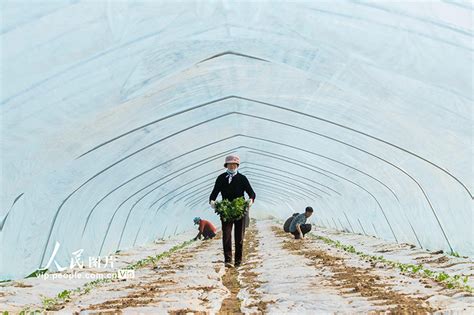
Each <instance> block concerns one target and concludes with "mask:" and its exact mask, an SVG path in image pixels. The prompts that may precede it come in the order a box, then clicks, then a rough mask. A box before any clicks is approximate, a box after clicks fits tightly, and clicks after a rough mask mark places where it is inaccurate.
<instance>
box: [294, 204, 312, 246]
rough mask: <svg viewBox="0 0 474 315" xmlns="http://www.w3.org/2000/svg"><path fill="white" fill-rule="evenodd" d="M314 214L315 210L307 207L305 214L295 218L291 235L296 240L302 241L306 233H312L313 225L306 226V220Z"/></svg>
mask: <svg viewBox="0 0 474 315" xmlns="http://www.w3.org/2000/svg"><path fill="white" fill-rule="evenodd" d="M312 214H313V208H311V207H306V209H305V212H304V213H301V214H298V215H297V216H295V217H294V218H293V220H292V221H291V224H290V229H289V230H290V233H291V234H293V235H294V236H295V239H302V238H303V237H304V235H305V234H306V233H308V232H309V231H311V224H306V220H307V219H308V218H309V217H310V216H311V215H312Z"/></svg>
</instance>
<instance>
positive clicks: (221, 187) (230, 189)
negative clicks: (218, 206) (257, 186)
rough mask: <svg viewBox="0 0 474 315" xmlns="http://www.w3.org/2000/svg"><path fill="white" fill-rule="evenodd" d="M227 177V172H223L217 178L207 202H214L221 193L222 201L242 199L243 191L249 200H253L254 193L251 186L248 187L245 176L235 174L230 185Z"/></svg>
mask: <svg viewBox="0 0 474 315" xmlns="http://www.w3.org/2000/svg"><path fill="white" fill-rule="evenodd" d="M227 175H228V174H227V172H225V173H222V174H220V175H219V176H217V179H216V183H215V184H214V189H213V190H212V193H211V196H210V197H209V202H211V200H216V198H217V195H219V193H221V195H222V199H227V200H229V201H232V200H234V199H235V198H238V197H244V191H245V192H246V193H247V194H248V195H249V198H250V199H252V200H255V192H254V191H253V189H252V186H250V183H249V180H248V179H247V177H246V176H245V175H242V174H240V173H237V174H236V175H234V177H233V178H232V182H231V183H230V184H229V179H228V178H227Z"/></svg>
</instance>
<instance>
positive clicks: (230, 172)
mask: <svg viewBox="0 0 474 315" xmlns="http://www.w3.org/2000/svg"><path fill="white" fill-rule="evenodd" d="M227 173H229V174H232V175H234V174H235V173H237V169H235V170H233V171H231V170H230V169H227Z"/></svg>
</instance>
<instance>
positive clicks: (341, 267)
mask: <svg viewBox="0 0 474 315" xmlns="http://www.w3.org/2000/svg"><path fill="white" fill-rule="evenodd" d="M272 230H273V232H274V233H275V235H277V236H278V237H281V238H285V240H284V241H283V248H284V249H286V250H288V251H290V252H291V253H292V254H295V255H300V256H304V257H306V258H307V259H308V260H309V263H308V265H310V266H313V267H315V268H318V269H320V268H329V269H330V271H331V272H332V275H331V278H329V279H330V283H331V285H332V286H333V287H335V288H338V289H339V291H340V293H341V294H342V295H347V296H351V295H360V296H362V297H364V298H366V299H367V300H369V301H372V302H373V305H374V306H381V307H383V311H384V312H385V311H389V312H395V313H400V312H407V311H410V312H415V313H427V312H429V313H431V312H433V311H434V309H433V308H432V307H430V306H429V304H428V303H427V302H426V301H424V300H423V299H422V298H420V297H419V298H412V297H410V296H408V295H407V294H402V293H399V292H396V291H395V290H393V288H392V287H391V286H390V285H388V284H387V283H384V282H382V281H380V280H381V278H380V276H378V275H375V274H374V273H372V272H371V270H370V269H364V268H360V267H351V266H348V265H347V264H345V261H344V258H342V257H339V256H336V255H331V254H330V251H323V250H320V249H316V248H313V247H314V240H308V239H304V240H295V239H291V238H290V237H289V235H288V233H285V232H283V231H282V230H281V228H278V227H276V226H273V227H272ZM308 242H311V243H310V244H308Z"/></svg>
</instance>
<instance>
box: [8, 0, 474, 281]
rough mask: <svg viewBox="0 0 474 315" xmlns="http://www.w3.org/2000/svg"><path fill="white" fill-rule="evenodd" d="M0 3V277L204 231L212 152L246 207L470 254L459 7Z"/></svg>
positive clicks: (467, 60)
mask: <svg viewBox="0 0 474 315" xmlns="http://www.w3.org/2000/svg"><path fill="white" fill-rule="evenodd" d="M0 6H1V7H0V10H1V17H0V20H1V22H0V23H1V29H0V38H1V44H2V46H1V74H2V78H1V95H0V100H1V107H0V108H1V134H0V139H1V147H0V149H1V171H2V174H1V183H0V184H1V195H0V200H1V207H0V237H1V249H0V253H1V259H0V278H1V279H11V278H15V277H20V276H25V275H27V274H29V273H31V272H32V271H34V270H36V269H37V268H40V267H45V266H46V265H47V264H48V262H50V269H53V270H54V269H56V267H55V262H56V263H57V264H58V266H63V267H64V266H66V265H67V264H68V263H69V259H70V257H71V253H73V252H75V251H77V250H78V249H84V253H83V255H85V257H87V256H100V255H102V256H104V255H107V254H110V253H113V252H115V251H116V250H117V249H121V248H127V247H131V246H134V245H139V244H143V243H145V242H149V241H150V240H152V239H154V238H156V237H162V236H166V235H169V234H174V233H179V232H180V231H183V230H187V229H189V228H191V227H192V218H193V217H194V216H196V215H199V216H201V217H206V218H210V219H212V220H214V221H215V222H218V220H217V217H216V216H215V215H214V213H213V211H212V210H211V209H210V208H209V206H208V198H209V194H210V192H211V189H212V186H213V184H214V181H215V178H216V176H217V175H218V174H219V173H220V172H223V171H224V169H223V166H222V164H223V160H224V157H225V156H226V155H227V154H230V153H235V154H238V155H239V156H240V158H241V161H242V164H241V166H240V171H241V172H242V173H243V174H245V175H247V176H248V178H249V180H250V182H251V184H252V185H253V188H254V189H255V191H256V194H257V198H256V203H255V205H254V206H253V207H252V210H251V211H252V215H253V216H256V217H259V216H260V217H263V216H266V215H274V216H276V217H278V218H281V219H284V218H286V217H287V216H288V215H290V214H291V213H292V212H294V211H296V212H301V211H303V210H304V207H306V206H307V205H311V206H313V208H314V209H315V214H314V216H313V222H315V223H316V224H319V225H324V226H328V227H333V228H336V229H346V230H348V231H351V232H355V233H365V234H370V235H374V236H378V237H380V238H384V239H387V240H394V241H398V242H409V243H413V244H416V245H418V246H422V247H423V248H428V249H444V250H446V251H448V252H450V251H454V252H458V253H460V254H463V255H470V256H473V255H474V246H473V245H474V244H473V238H474V237H473V232H472V227H473V207H472V205H473V199H472V192H473V171H472V165H473V154H472V153H473V152H472V136H473V134H472V131H473V124H472V117H473V116H472V100H473V93H472V83H473V82H472V76H473V74H472V73H473V68H472V64H473V63H472V62H473V60H472V59H473V54H472V51H473V44H472V40H473V25H472V12H473V11H472V10H473V8H472V5H471V4H470V2H468V1H466V2H462V1H411V2H408V1H403V2H402V1H401V2H395V1H390V2H389V1H296V2H275V1H252V2H248V1H246V2H235V1H195V2H191V1H182V2H176V1H97V0H94V1H75V0H74V1H36V2H34V3H31V2H28V1H11V0H10V1H1V3H0ZM58 246H59V247H58ZM55 247H56V249H57V252H56V255H55V256H54V255H53V252H54V249H55Z"/></svg>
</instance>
